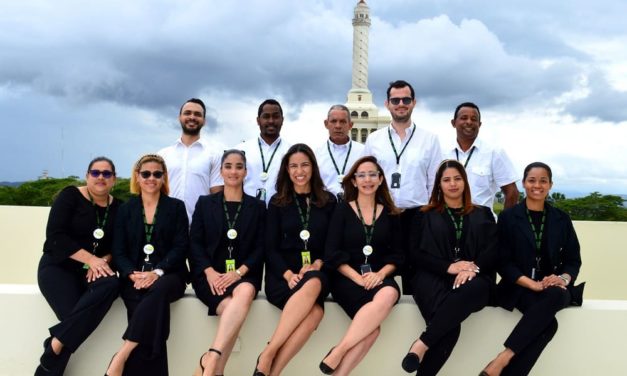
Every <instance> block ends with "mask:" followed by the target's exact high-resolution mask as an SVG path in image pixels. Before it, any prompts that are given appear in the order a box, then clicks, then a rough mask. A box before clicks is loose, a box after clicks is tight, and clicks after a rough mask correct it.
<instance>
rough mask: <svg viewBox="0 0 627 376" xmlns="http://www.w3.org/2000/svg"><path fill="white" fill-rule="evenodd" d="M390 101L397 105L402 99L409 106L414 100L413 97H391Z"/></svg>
mask: <svg viewBox="0 0 627 376" xmlns="http://www.w3.org/2000/svg"><path fill="white" fill-rule="evenodd" d="M388 101H389V102H390V103H392V104H393V105H395V106H396V105H398V104H399V103H401V101H402V102H403V104H404V105H405V106H407V105H408V104H410V103H411V102H412V101H413V99H412V98H411V97H403V98H390V99H388Z"/></svg>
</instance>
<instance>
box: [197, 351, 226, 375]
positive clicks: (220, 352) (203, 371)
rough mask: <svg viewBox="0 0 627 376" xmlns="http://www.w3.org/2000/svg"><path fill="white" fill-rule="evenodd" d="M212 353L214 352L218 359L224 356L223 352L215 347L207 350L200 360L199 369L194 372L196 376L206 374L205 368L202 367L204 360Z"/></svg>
mask: <svg viewBox="0 0 627 376" xmlns="http://www.w3.org/2000/svg"><path fill="white" fill-rule="evenodd" d="M210 352H214V353H216V354H218V358H219V357H221V356H222V351H220V350H218V349H214V348H213V347H212V348H210V349H209V350H207V352H204V353H202V355H201V356H200V359H199V360H198V367H199V368H196V371H195V372H194V376H202V374H203V373H205V367H203V366H202V358H203V357H204V356H205V355H207V354H208V353H210ZM198 371H200V373H198Z"/></svg>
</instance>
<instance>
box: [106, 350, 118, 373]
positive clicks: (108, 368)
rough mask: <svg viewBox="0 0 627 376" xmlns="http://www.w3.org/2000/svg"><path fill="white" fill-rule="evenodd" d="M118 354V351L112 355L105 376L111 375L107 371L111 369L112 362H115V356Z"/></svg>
mask: <svg viewBox="0 0 627 376" xmlns="http://www.w3.org/2000/svg"><path fill="white" fill-rule="evenodd" d="M116 355H118V353H115V354H113V356H112V357H111V360H110V361H109V365H108V366H107V370H106V371H105V374H104V376H109V373H108V372H107V371H109V367H111V363H113V358H115V356H116Z"/></svg>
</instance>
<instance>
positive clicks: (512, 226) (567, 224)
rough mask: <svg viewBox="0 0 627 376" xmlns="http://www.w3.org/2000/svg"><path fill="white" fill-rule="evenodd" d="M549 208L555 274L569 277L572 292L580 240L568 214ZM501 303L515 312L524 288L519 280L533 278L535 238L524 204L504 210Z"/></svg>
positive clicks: (548, 237)
mask: <svg viewBox="0 0 627 376" xmlns="http://www.w3.org/2000/svg"><path fill="white" fill-rule="evenodd" d="M545 208H546V222H545V229H546V235H545V236H546V247H547V252H548V254H549V260H548V261H549V263H550V265H551V269H552V274H556V275H560V274H562V273H568V274H569V275H570V276H571V277H572V280H571V281H570V284H569V285H568V287H569V290H570V289H572V287H573V286H574V283H575V280H576V279H577V275H578V274H579V268H580V267H581V254H580V248H579V240H578V239H577V234H576V233H575V229H574V227H573V222H572V221H571V220H570V217H569V216H568V214H566V213H565V212H563V211H561V210H560V209H557V208H555V207H553V206H551V205H549V204H548V203H545ZM498 229H499V248H498V254H499V270H498V271H499V274H500V275H501V277H502V278H501V281H500V283H499V303H500V304H501V305H502V306H503V307H504V308H506V309H510V310H511V309H513V308H514V305H515V304H516V301H517V300H518V297H519V295H520V294H521V292H522V291H523V289H524V287H522V286H518V285H517V284H516V280H518V278H520V277H521V276H523V275H524V276H527V277H529V278H531V269H532V268H533V267H534V266H535V263H536V261H535V246H536V245H535V238H534V234H533V231H532V230H531V226H530V225H529V219H528V218H527V213H526V210H525V203H524V202H521V203H519V204H517V205H515V206H514V207H512V208H509V209H506V210H504V211H503V212H502V213H501V215H500V216H499V222H498Z"/></svg>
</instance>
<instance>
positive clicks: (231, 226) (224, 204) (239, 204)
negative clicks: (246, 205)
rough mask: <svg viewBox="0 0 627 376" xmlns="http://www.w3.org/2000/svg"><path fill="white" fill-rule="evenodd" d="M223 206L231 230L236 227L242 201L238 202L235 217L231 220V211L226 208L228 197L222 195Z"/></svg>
mask: <svg viewBox="0 0 627 376" xmlns="http://www.w3.org/2000/svg"><path fill="white" fill-rule="evenodd" d="M222 207H223V208H224V216H225V217H226V224H227V226H228V227H229V230H231V229H233V228H235V222H237V217H239V212H240V210H241V209H242V201H240V202H239V203H238V204H237V211H236V212H235V217H234V218H233V221H232V222H231V217H230V216H229V211H228V209H227V208H226V198H225V197H224V196H222Z"/></svg>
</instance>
